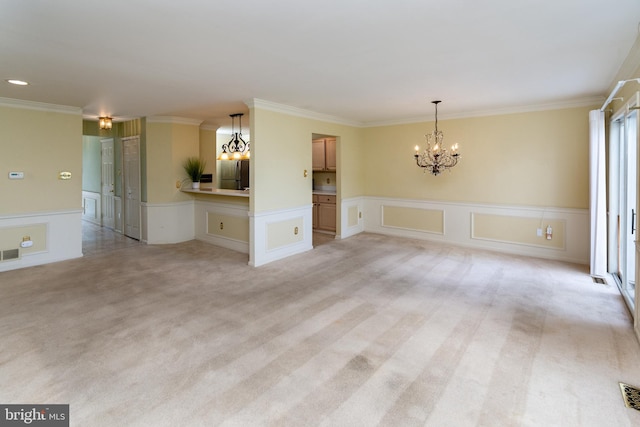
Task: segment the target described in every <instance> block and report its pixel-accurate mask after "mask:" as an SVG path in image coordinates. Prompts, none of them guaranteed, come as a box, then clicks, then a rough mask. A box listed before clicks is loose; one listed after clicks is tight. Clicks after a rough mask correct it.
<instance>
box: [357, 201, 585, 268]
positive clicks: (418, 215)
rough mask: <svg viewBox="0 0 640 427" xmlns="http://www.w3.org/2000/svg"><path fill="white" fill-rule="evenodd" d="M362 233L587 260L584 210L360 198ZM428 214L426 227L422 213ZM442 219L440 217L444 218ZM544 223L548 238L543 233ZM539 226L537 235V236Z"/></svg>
mask: <svg viewBox="0 0 640 427" xmlns="http://www.w3.org/2000/svg"><path fill="white" fill-rule="evenodd" d="M363 199H364V211H363V216H364V231H367V232H372V233H379V234H388V235H394V236H402V237H409V238H416V239H423V240H432V241H437V242H447V243H453V244H457V245H463V246H469V247H475V248H480V249H488V250H494V251H499V252H505V253H512V254H518V255H526V256H535V257H540V258H549V259H557V260H562V261H569V262H575V263H580V264H588V263H589V211H588V210H587V209H566V208H553V207H547V208H538V207H529V206H500V205H483V204H471V203H468V204H467V203H450V202H438V201H429V200H405V199H392V198H382V197H365V198H363ZM424 211H427V212H429V211H430V212H431V214H432V215H434V217H431V219H430V221H431V223H430V225H428V226H425V225H423V224H424V223H429V222H428V221H427V220H426V219H425V217H423V216H422V213H423V212H424ZM437 212H441V215H442V229H441V230H440V232H438V225H437V224H438V222H437V220H438V216H437V215H438V214H437ZM445 219H446V221H445ZM547 225H551V227H552V229H553V237H552V239H551V240H547V239H546V238H545V236H544V233H545V231H546V228H547ZM538 228H542V232H543V235H542V236H538V235H537V229H538Z"/></svg>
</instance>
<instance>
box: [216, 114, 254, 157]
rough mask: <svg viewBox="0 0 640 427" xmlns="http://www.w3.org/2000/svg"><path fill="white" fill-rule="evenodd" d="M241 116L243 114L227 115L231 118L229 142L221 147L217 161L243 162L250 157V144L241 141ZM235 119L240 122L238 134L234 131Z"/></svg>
mask: <svg viewBox="0 0 640 427" xmlns="http://www.w3.org/2000/svg"><path fill="white" fill-rule="evenodd" d="M242 116H244V114H243V113H236V114H231V115H229V117H231V141H229V142H227V143H226V144H223V145H222V153H221V154H220V156H218V160H245V159H248V158H249V157H250V155H251V153H250V151H249V144H250V143H249V142H247V141H245V140H244V139H242ZM236 117H238V120H239V122H240V132H236V131H235V118H236Z"/></svg>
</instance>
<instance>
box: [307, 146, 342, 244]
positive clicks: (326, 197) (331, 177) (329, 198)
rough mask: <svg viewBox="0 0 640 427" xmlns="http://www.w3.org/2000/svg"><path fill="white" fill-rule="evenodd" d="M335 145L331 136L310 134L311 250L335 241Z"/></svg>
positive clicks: (336, 167) (336, 212)
mask: <svg viewBox="0 0 640 427" xmlns="http://www.w3.org/2000/svg"><path fill="white" fill-rule="evenodd" d="M337 144H338V138H337V137H336V136H333V135H321V134H313V135H312V139H311V147H312V156H313V162H312V166H313V167H312V169H313V178H312V200H313V246H319V245H322V244H324V243H328V242H330V241H331V240H333V239H335V236H336V231H337V223H338V220H337V217H338V210H337V195H338V192H337V188H338V185H337V174H338V162H337V156H336V153H337Z"/></svg>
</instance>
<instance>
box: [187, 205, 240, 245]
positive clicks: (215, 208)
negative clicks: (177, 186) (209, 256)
mask: <svg viewBox="0 0 640 427" xmlns="http://www.w3.org/2000/svg"><path fill="white" fill-rule="evenodd" d="M248 214H249V205H248V203H247V204H231V203H225V202H220V201H218V200H217V198H213V197H211V198H208V199H207V200H196V201H195V206H194V221H195V238H196V239H198V240H202V241H204V242H207V243H211V244H213V245H216V246H221V247H223V248H227V249H231V250H234V251H238V252H242V253H245V254H248V253H249V239H250V236H249V215H248ZM220 223H222V227H221V226H220Z"/></svg>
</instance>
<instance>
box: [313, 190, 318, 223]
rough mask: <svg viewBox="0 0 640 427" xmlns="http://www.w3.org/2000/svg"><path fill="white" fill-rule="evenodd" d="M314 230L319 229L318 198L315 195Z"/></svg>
mask: <svg viewBox="0 0 640 427" xmlns="http://www.w3.org/2000/svg"><path fill="white" fill-rule="evenodd" d="M313 228H314V229H316V228H318V196H317V195H315V194H314V195H313Z"/></svg>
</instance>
